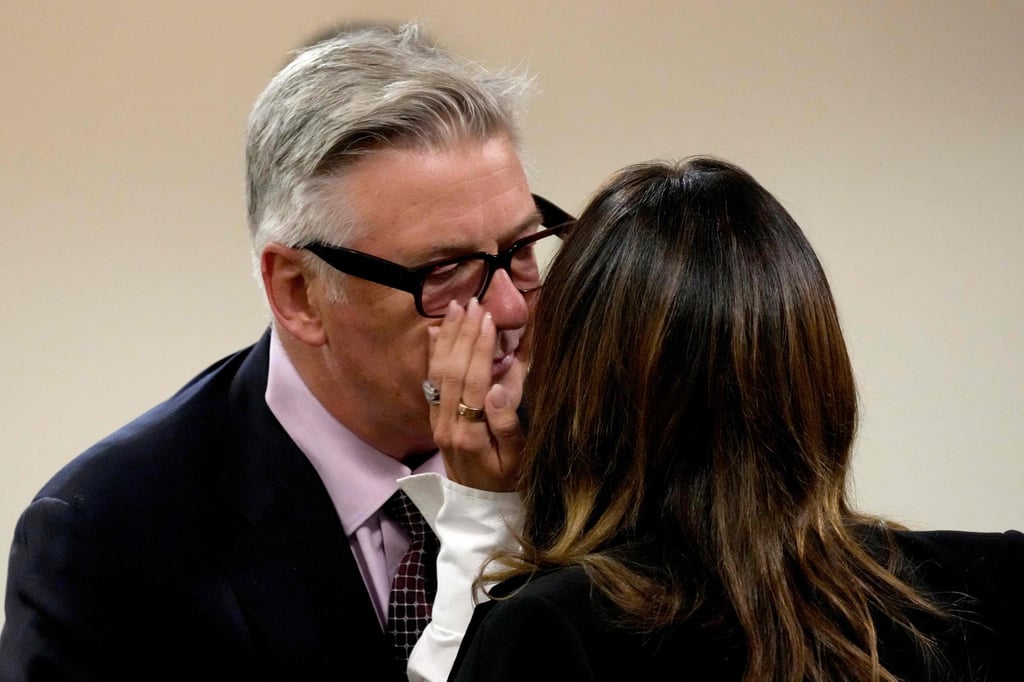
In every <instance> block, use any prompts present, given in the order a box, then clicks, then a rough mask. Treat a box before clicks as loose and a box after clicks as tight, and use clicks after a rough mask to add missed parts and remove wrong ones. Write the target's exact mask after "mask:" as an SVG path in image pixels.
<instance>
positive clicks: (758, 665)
mask: <svg viewBox="0 0 1024 682" xmlns="http://www.w3.org/2000/svg"><path fill="white" fill-rule="evenodd" d="M526 395H528V396H529V410H530V412H529V424H530V432H529V434H528V445H527V450H526V459H525V465H524V471H523V478H522V491H523V494H524V499H525V501H526V506H527V516H526V526H525V538H524V540H525V543H524V547H525V548H526V549H525V554H524V557H527V560H526V563H528V564H532V565H534V566H537V565H539V566H543V565H565V564H569V563H582V564H583V565H584V566H586V567H588V572H589V573H590V574H591V576H592V578H593V579H594V580H595V581H596V583H597V584H598V586H599V587H600V588H601V589H602V591H604V592H605V593H606V594H608V596H610V597H611V598H612V600H613V602H615V603H616V604H618V606H619V607H620V608H622V609H623V610H624V611H625V613H627V614H629V615H630V616H631V617H632V618H633V619H634V620H635V621H636V622H637V624H638V625H640V626H642V627H659V626H662V625H666V624H669V623H673V622H678V621H680V620H682V619H686V618H692V617H705V618H707V619H708V620H709V621H710V620H715V619H718V620H721V616H722V614H726V616H727V617H726V620H727V621H731V622H736V623H737V624H738V627H739V628H741V629H742V630H743V632H744V637H745V640H746V642H747V649H748V651H747V656H748V673H750V674H754V675H761V676H762V678H764V679H767V678H766V677H764V675H766V674H768V673H773V674H777V673H778V671H780V670H788V671H793V670H805V671H808V672H807V675H808V677H811V678H813V677H814V674H812V673H815V672H816V673H818V674H819V677H817V679H826V678H828V675H829V671H833V672H834V671H835V670H840V669H846V670H848V671H849V670H856V669H858V667H859V668H863V669H870V667H871V665H872V663H871V660H870V659H871V655H872V654H871V652H872V651H873V648H872V647H873V646H874V645H873V641H869V640H871V635H870V632H871V627H870V617H869V616H868V608H869V607H868V602H869V601H877V599H875V598H874V597H873V596H871V595H874V594H879V595H883V596H882V597H880V598H881V600H882V603H883V604H894V605H897V604H898V606H893V607H892V609H893V610H894V611H899V608H902V607H903V606H904V605H906V604H911V603H916V602H915V598H916V595H915V593H914V592H913V591H912V590H909V589H908V588H906V587H905V586H904V585H903V584H902V583H900V582H899V581H896V580H895V579H893V578H891V576H889V575H888V573H886V572H885V571H884V570H882V569H881V568H879V567H878V566H877V564H875V563H874V562H873V561H871V560H870V558H869V557H868V556H867V555H866V554H865V553H864V551H863V550H862V549H861V547H860V546H859V544H858V541H857V539H856V538H855V537H854V536H853V535H852V534H851V532H850V528H851V527H852V526H854V525H855V523H856V521H858V520H859V517H856V516H855V515H854V514H853V513H852V512H851V511H850V510H849V509H848V508H847V504H846V499H845V485H846V474H847V467H848V464H849V456H850V449H851V446H852V442H853V437H854V432H855V426H856V418H857V408H856V389H855V385H854V380H853V373H852V370H851V367H850V362H849V358H848V356H847V351H846V347H845V343H844V341H843V337H842V332H841V329H840V324H839V320H838V316H837V313H836V309H835V304H834V302H833V299H832V295H831V292H830V290H829V285H828V281H827V279H826V276H825V273H824V272H823V269H822V267H821V265H820V263H819V261H818V259H817V257H816V256H815V254H814V251H813V249H812V248H811V246H810V244H809V243H808V241H807V239H806V237H805V236H804V234H803V232H802V231H801V229H800V227H799V226H798V225H797V224H796V222H795V221H794V220H793V219H792V217H791V216H790V215H789V213H788V212H787V211H786V210H785V208H784V207H783V206H782V205H781V204H780V203H779V202H778V200H776V199H775V198H774V197H773V196H772V195H771V194H770V193H769V192H768V191H766V190H765V189H764V188H763V187H762V186H761V185H760V184H758V183H757V182H756V181H755V180H754V179H753V178H752V177H751V176H750V175H749V174H747V173H746V172H745V171H743V170H742V169H740V168H738V167H736V166H734V165H731V164H729V163H726V162H724V161H720V160H717V159H713V158H707V157H698V158H691V159H688V160H685V161H684V162H682V163H664V162H653V163H646V164H639V165H635V166H630V167H628V168H626V169H624V170H622V171H620V172H619V173H618V174H616V175H615V176H613V177H612V178H611V180H610V181H609V182H608V183H606V185H605V186H604V187H603V188H602V189H601V190H599V191H598V192H597V193H596V195H595V196H594V197H593V198H592V200H591V201H590V203H589V204H588V206H587V207H586V209H585V210H584V211H583V213H582V214H581V216H580V218H579V221H578V223H577V225H576V227H575V228H574V231H573V233H572V234H571V235H570V236H569V238H568V241H567V243H566V245H565V247H564V248H563V249H562V251H561V252H560V254H559V256H558V257H557V258H556V259H555V262H554V263H553V264H552V266H551V270H550V272H549V274H548V278H547V280H546V283H545V288H544V290H543V292H542V294H541V297H540V300H539V302H538V306H537V312H536V317H535V321H534V358H533V363H532V365H531V369H530V374H529V376H528V379H527V388H526ZM808 585H813V589H809V588H808ZM812 593H813V594H812ZM823 596H824V602H825V603H826V605H825V607H824V608H822V606H821V604H819V603H818V602H819V601H821V597H823ZM886 600H888V601H886ZM652 603H657V604H659V606H660V607H659V608H657V609H652V608H651V604H652ZM884 609H885V607H883V610H884ZM701 614H704V615H701ZM833 617H834V618H835V619H837V620H838V621H842V622H837V623H836V624H832V625H830V624H829V623H830V622H831V621H830V619H832V618H833ZM808 622H816V623H818V622H820V623H821V628H820V631H819V632H817V633H816V634H815V635H813V636H810V637H809V636H808V635H807V634H806V630H805V628H806V624H807V623H808ZM812 640H813V641H812ZM848 641H855V645H854V647H853V648H852V649H850V648H848V647H847V646H846V645H847V642H848ZM844 651H845V652H846V653H842V652H844ZM851 651H852V652H854V653H850V652H851ZM822 652H825V653H824V654H822ZM831 652H840V653H838V654H835V656H832V653H831ZM822 656H824V659H825V662H823V661H822V660H820V659H821V658H822ZM830 657H831V658H830ZM833 659H834V660H833ZM851 666H852V667H851ZM785 677H787V678H788V674H787V675H786V676H785ZM798 677H799V678H800V679H802V678H803V676H798Z"/></svg>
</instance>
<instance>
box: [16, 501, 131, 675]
mask: <svg viewBox="0 0 1024 682" xmlns="http://www.w3.org/2000/svg"><path fill="white" fill-rule="evenodd" d="M131 589H132V588H131V586H130V584H129V581H127V580H125V579H124V578H123V575H122V569H121V567H120V562H119V561H118V560H117V558H116V553H115V552H114V550H113V549H112V547H111V544H110V543H109V542H107V541H106V539H105V538H103V537H102V535H101V534H100V533H98V532H97V531H96V529H95V528H94V526H93V525H92V524H91V523H89V522H88V521H87V520H86V519H85V518H84V517H83V516H82V515H81V514H79V512H78V511H77V510H76V509H75V508H74V507H73V506H71V505H70V504H68V503H67V502H66V501H63V500H59V499H54V498H42V499H38V500H35V501H34V502H33V503H32V504H31V505H30V506H29V507H28V508H27V509H26V510H25V512H24V513H23V514H22V516H21V518H20V519H19V520H18V524H17V526H16V528H15V534H14V541H13V543H12V546H11V554H10V562H9V568H8V576H7V593H6V602H5V603H6V622H5V623H4V628H3V633H2V635H0V681H2V682H26V681H29V680H54V681H60V680H116V679H122V678H125V679H126V678H127V673H126V671H124V670H120V669H118V667H119V666H120V665H123V664H122V663H121V662H123V661H124V660H125V659H126V656H125V653H124V652H125V649H127V648H129V647H130V646H131V639H130V636H129V633H130V632H131V628H132V624H133V619H132V617H131V616H130V614H128V613H126V612H125V607H121V606H119V605H122V604H125V603H126V601H129V600H126V599H125V598H124V596H125V595H124V591H126V590H131ZM115 593H116V594H115Z"/></svg>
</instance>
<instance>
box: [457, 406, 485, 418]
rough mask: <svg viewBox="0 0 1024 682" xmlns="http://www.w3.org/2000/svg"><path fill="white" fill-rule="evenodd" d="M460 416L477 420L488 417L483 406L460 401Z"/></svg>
mask: <svg viewBox="0 0 1024 682" xmlns="http://www.w3.org/2000/svg"><path fill="white" fill-rule="evenodd" d="M459 416H460V417H465V418H466V419H472V420H473V421H475V422H480V421H483V420H485V419H487V412H485V411H484V408H482V407H470V406H469V405H467V404H466V403H463V402H460V403H459Z"/></svg>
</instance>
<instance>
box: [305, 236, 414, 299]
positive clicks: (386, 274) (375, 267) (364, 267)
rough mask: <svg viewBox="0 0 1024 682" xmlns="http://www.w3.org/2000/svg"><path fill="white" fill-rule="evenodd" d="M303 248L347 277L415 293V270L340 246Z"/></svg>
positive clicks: (315, 245) (316, 245) (317, 245)
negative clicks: (351, 276) (350, 276)
mask: <svg viewBox="0 0 1024 682" xmlns="http://www.w3.org/2000/svg"><path fill="white" fill-rule="evenodd" d="M303 248H305V249H308V250H309V251H312V252H313V253H315V254H316V255H317V256H319V257H320V258H322V259H324V261H326V262H327V263H328V264H330V265H332V266H334V267H335V268H337V269H338V270H341V271H342V272H344V273H346V274H348V275H353V276H355V277H358V278H360V279H365V280H368V281H370V282H376V283H377V284H383V285H384V286H388V287H392V288H394V289H400V290H402V291H407V292H409V293H410V294H414V295H415V293H416V290H417V287H418V284H419V280H418V278H417V276H416V274H417V273H416V271H415V270H410V269H409V268H405V267H402V266H401V265H397V264H395V263H392V262H391V261H387V260H384V259H383V258H377V257H376V256H371V255H370V254H367V253H359V252H358V251H352V250H350V249H346V248H344V247H342V246H329V245H327V244H321V243H313V244H307V245H306V246H305V247H303Z"/></svg>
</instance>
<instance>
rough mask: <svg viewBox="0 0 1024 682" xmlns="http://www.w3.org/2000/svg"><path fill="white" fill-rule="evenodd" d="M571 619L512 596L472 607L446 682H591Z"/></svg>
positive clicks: (548, 605)
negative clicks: (457, 653) (468, 622)
mask: <svg viewBox="0 0 1024 682" xmlns="http://www.w3.org/2000/svg"><path fill="white" fill-rule="evenodd" d="M596 679H597V676H596V675H595V674H594V671H593V670H592V669H591V667H590V663H589V656H588V655H587V651H586V647H585V645H584V642H583V640H582V638H581V634H580V631H579V629H578V628H577V627H576V625H575V624H574V623H573V619H572V618H570V617H569V615H568V614H566V613H565V612H564V611H562V610H561V609H559V608H558V607H557V606H556V605H555V604H553V603H552V602H550V601H548V600H547V599H544V598H543V597H535V596H533V595H530V594H516V595H514V596H512V597H510V598H508V599H504V600H499V601H491V602H488V603H486V604H482V605H480V606H478V607H477V608H476V610H475V611H474V613H473V620H472V621H471V622H470V625H469V628H468V630H467V632H466V636H465V639H464V640H463V645H462V649H461V650H460V651H459V656H458V658H457V659H456V661H455V665H454V668H453V670H452V675H451V677H450V678H449V682H522V681H523V680H529V681H530V682H565V680H573V681H574V682H593V680H596Z"/></svg>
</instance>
